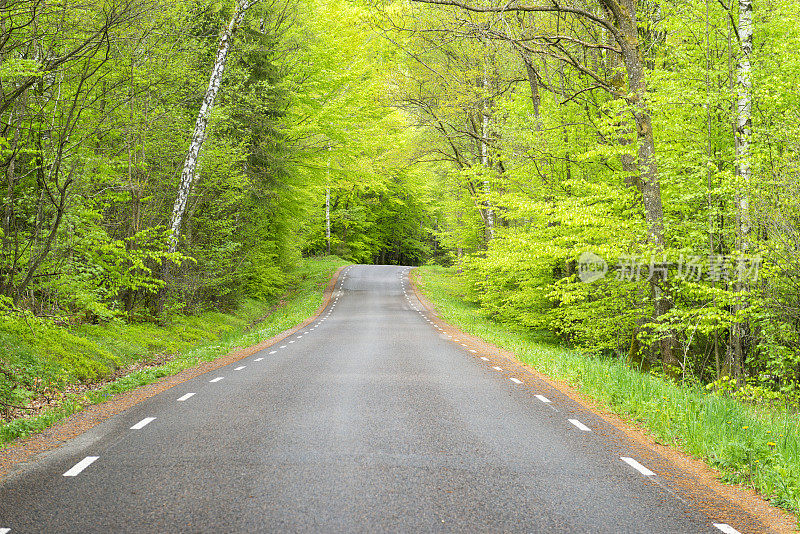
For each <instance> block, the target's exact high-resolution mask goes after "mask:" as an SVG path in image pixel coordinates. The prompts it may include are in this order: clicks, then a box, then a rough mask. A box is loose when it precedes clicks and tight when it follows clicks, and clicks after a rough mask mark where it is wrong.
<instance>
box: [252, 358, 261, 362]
mask: <svg viewBox="0 0 800 534" xmlns="http://www.w3.org/2000/svg"><path fill="white" fill-rule="evenodd" d="M263 359H264V358H256V359H255V360H253V361H254V362H260V361H261V360H263Z"/></svg>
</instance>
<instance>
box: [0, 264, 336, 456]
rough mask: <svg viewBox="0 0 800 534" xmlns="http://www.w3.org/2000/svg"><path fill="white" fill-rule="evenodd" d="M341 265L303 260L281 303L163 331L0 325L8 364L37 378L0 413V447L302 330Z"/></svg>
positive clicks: (177, 323) (181, 320)
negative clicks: (133, 392)
mask: <svg viewBox="0 0 800 534" xmlns="http://www.w3.org/2000/svg"><path fill="white" fill-rule="evenodd" d="M344 264H345V262H344V261H342V260H340V259H339V258H336V257H327V258H321V259H304V260H303V261H302V263H301V265H300V266H298V268H297V270H296V272H294V273H292V275H293V277H294V283H292V284H291V286H290V287H291V289H289V290H288V291H287V292H286V293H285V294H284V295H282V296H281V297H280V298H276V299H273V300H271V301H252V300H251V301H247V302H245V303H243V305H242V306H241V307H239V308H238V309H237V310H235V311H233V312H230V313H221V312H207V313H203V314H200V315H197V316H183V317H178V318H174V319H173V320H172V321H171V322H170V324H168V325H165V326H159V325H156V324H124V323H112V324H105V325H81V326H69V325H66V326H64V325H61V326H59V325H55V324H53V323H52V322H48V321H40V320H37V321H27V324H24V326H19V325H17V326H19V327H18V328H13V327H12V328H3V327H4V326H7V324H0V346H2V347H3V349H4V352H5V354H6V358H7V359H8V360H11V361H12V363H15V364H16V368H17V369H24V370H25V371H26V372H29V373H31V374H36V376H35V378H34V379H33V380H31V381H30V382H33V384H35V385H36V386H37V387H35V388H31V390H26V389H25V388H21V387H18V388H17V390H16V392H15V393H16V398H15V399H14V402H12V403H7V405H4V406H0V408H2V411H0V415H2V419H0V447H3V446H5V445H7V444H9V443H10V442H13V441H14V440H18V439H20V438H23V437H26V436H29V435H31V434H35V433H37V432H41V431H42V430H44V429H46V428H48V427H50V426H52V425H53V424H55V423H57V422H58V421H61V420H63V419H64V418H67V417H69V416H71V415H72V414H75V413H76V412H80V411H82V410H84V409H85V408H87V407H89V406H92V405H97V404H100V403H104V402H106V401H108V400H110V399H112V398H114V397H115V396H117V395H118V394H120V393H124V392H129V391H131V390H135V389H136V388H140V387H141V386H145V385H147V384H152V383H154V382H156V381H159V380H160V379H162V378H164V377H170V376H174V375H177V374H179V373H182V372H184V371H185V370H187V369H192V368H194V367H197V366H201V365H202V364H207V363H208V362H215V361H217V360H220V359H223V360H224V359H225V357H226V355H230V354H236V353H238V352H240V351H241V350H242V349H241V347H251V346H257V345H258V344H259V343H261V342H262V341H263V340H265V339H270V338H272V337H274V336H276V335H278V334H279V333H281V332H283V331H285V330H287V329H290V328H292V327H294V326H296V325H297V324H299V323H302V322H303V321H304V320H305V319H307V318H308V317H310V316H312V315H313V314H314V313H315V310H317V309H318V308H319V306H320V304H321V303H323V301H324V298H325V296H324V293H325V289H326V287H327V285H328V283H329V280H330V279H331V276H332V275H333V274H334V272H335V271H336V270H337V269H338V268H340V267H341V266H343V265H344ZM54 349H55V350H54ZM14 357H16V360H15V359H14ZM0 363H2V362H0ZM0 400H2V399H0Z"/></svg>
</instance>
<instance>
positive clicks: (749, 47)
mask: <svg viewBox="0 0 800 534" xmlns="http://www.w3.org/2000/svg"><path fill="white" fill-rule="evenodd" d="M738 32H739V44H740V46H741V50H740V59H739V63H738V65H737V66H736V82H737V93H738V100H737V101H736V135H735V137H736V176H737V178H738V183H737V184H736V195H735V202H736V248H737V252H738V253H739V254H740V255H745V254H747V253H748V252H749V251H750V232H751V218H750V181H751V178H752V176H751V175H752V173H751V168H750V131H751V123H752V110H751V108H752V99H751V93H752V81H751V78H750V55H751V54H752V52H753V4H752V0H739V29H738ZM735 289H736V291H737V292H740V293H744V292H746V291H748V290H749V284H748V283H747V281H746V280H736V283H735ZM746 307H747V302H746V300H745V297H744V296H743V295H740V296H739V299H738V301H737V302H736V304H735V305H734V307H733V310H734V312H735V313H737V314H738V313H739V312H741V311H742V310H744V309H745V308H746ZM746 329H747V325H746V323H744V322H742V321H738V320H737V321H736V323H734V324H733V327H732V329H731V343H730V348H729V351H728V356H727V361H726V362H725V368H726V369H725V371H726V372H727V374H728V375H729V376H732V377H735V378H736V380H737V383H739V382H740V380H741V371H742V363H743V361H744V350H743V346H742V345H743V338H744V335H745V332H746Z"/></svg>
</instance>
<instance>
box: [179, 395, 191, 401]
mask: <svg viewBox="0 0 800 534" xmlns="http://www.w3.org/2000/svg"><path fill="white" fill-rule="evenodd" d="M193 396H194V393H187V394H186V395H184V396H183V397H178V402H183V401H185V400H189V399H191V398H192V397H193Z"/></svg>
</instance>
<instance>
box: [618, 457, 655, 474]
mask: <svg viewBox="0 0 800 534" xmlns="http://www.w3.org/2000/svg"><path fill="white" fill-rule="evenodd" d="M619 459H620V460H622V461H623V462H625V463H626V464H628V465H629V466H631V467H633V468H634V469H636V470H637V471H639V472H640V473H641V474H643V475H644V476H646V477H652V476H655V473H653V472H652V471H650V470H649V469H648V468H646V467H645V466H643V465H642V464H640V463H639V462H637V461H636V460H634V459H633V458H628V457H627V456H620V458H619Z"/></svg>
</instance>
